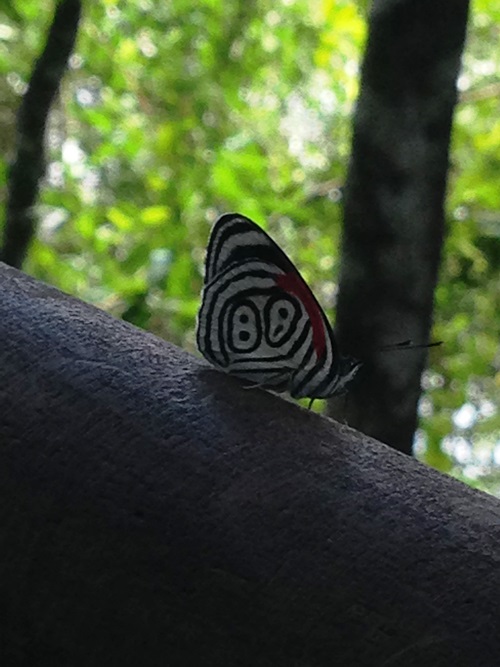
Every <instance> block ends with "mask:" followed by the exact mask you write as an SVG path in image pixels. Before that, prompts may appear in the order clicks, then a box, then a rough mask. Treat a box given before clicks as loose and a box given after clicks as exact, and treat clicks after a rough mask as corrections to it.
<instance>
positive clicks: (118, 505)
mask: <svg viewBox="0 0 500 667" xmlns="http://www.w3.org/2000/svg"><path fill="white" fill-rule="evenodd" d="M0 378H1V379H0V525H1V531H0V618H1V619H2V621H1V626H0V663H1V664H2V665H8V666H9V667H15V666H17V665H23V666H24V665H30V666H32V665H51V666H54V665H64V666H80V665H81V666H82V667H91V666H94V665H95V666H99V667H100V666H102V665H120V666H121V667H122V666H128V665H130V666H133V667H136V666H137V665H141V666H143V665H145V666H152V667H156V666H157V665H169V667H172V666H176V665H179V666H181V665H182V666H185V665H204V666H214V667H225V666H227V667H234V666H238V665H243V666H248V667H256V666H257V665H258V666H259V667H265V666H267V665H269V666H271V665H272V666H273V667H276V666H278V667H279V666H281V665H282V666H283V667H291V666H292V665H294V666H299V665H300V666H303V667H306V666H307V667H312V666H317V667H319V666H328V667H331V666H332V665H342V666H343V667H346V666H350V665H352V666H355V667H364V666H366V667H373V666H374V665H377V666H378V665H391V666H392V665H400V666H403V665H404V666H405V667H409V666H410V667H411V666H412V665H421V666H425V667H428V666H429V665H432V666H433V667H440V666H444V665H446V666H448V665H449V666H450V667H451V666H453V667H457V666H459V667H460V666H463V667H470V666H471V665H486V666H489V665H491V667H493V666H494V665H497V664H498V655H499V654H500V635H499V633H498V621H499V618H500V600H499V597H498V591H499V590H500V567H499V565H500V546H499V545H500V503H498V501H496V500H495V499H493V498H491V497H489V496H487V495H485V494H482V493H480V492H476V491H474V490H472V489H469V488H467V487H466V486H464V485H463V484H461V483H459V482H457V481H454V480H452V479H450V478H447V477H445V476H443V475H441V474H439V473H437V472H435V471H432V470H430V469H427V468H425V467H424V466H422V465H420V464H419V463H417V462H416V461H414V460H413V459H411V458H410V457H406V456H404V455H402V454H400V453H398V452H396V451H394V450H392V449H390V448H388V447H386V446H385V445H382V444H379V443H377V442H375V441H374V440H371V439H369V438H367V437H366V436H362V435H359V434H357V433H355V432H354V431H352V430H350V429H348V428H347V427H343V426H340V425H339V424H337V423H335V422H333V421H330V420H328V419H325V418H322V417H320V416H318V415H315V414H313V413H310V412H307V411H305V410H302V409H300V408H298V407H297V406H295V405H293V404H291V403H288V402H286V401H283V400H281V399H279V398H277V397H274V396H271V395H270V394H267V393H265V392H262V391H258V390H251V391H247V390H244V389H243V388H241V387H240V386H239V384H238V382H236V381H233V380H232V379H231V378H228V377H225V376H224V375H222V374H220V373H218V372H216V371H212V370H210V369H209V368H208V367H207V366H206V365H205V364H204V363H202V362H201V361H197V360H196V359H194V358H192V357H190V356H189V355H188V354H186V353H185V352H183V351H181V350H178V349H177V348H175V347H173V346H172V345H169V344H167V343H165V342H164V341H161V340H159V339H157V338H155V337H154V336H152V335H150V334H147V333H144V332H143V331H140V330H138V329H135V328H134V327H132V326H130V325H128V324H126V323H123V322H119V321H116V320H114V319H113V318H111V317H110V316H108V315H106V314H104V313H102V312H100V311H98V310H96V309H94V308H92V307H90V306H88V305H85V304H83V303H81V302H78V301H76V300H73V299H71V298H70V297H66V296H64V295H62V294H61V293H59V292H58V291H56V290H55V289H52V288H49V287H46V286H44V285H42V284H40V283H37V282H36V281H34V280H32V279H29V278H27V277H25V276H23V275H22V274H20V273H19V272H17V271H15V270H14V269H8V268H7V267H0Z"/></svg>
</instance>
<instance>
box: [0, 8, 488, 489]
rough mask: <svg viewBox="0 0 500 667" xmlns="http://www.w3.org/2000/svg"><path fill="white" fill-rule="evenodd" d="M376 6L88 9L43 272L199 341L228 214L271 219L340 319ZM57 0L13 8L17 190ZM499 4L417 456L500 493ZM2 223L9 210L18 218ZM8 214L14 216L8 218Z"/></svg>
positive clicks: (11, 95)
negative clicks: (338, 296)
mask: <svg viewBox="0 0 500 667" xmlns="http://www.w3.org/2000/svg"><path fill="white" fill-rule="evenodd" d="M367 6H368V3H366V2H361V1H359V2H357V3H356V2H353V1H348V0H344V1H343V0H337V1H335V2H334V1H333V0H321V1H319V2H315V3H310V2H308V1H307V0H283V2H281V3H276V2H271V1H270V0H260V2H248V1H247V2H243V1H241V0H237V1H236V2H231V3H223V2H215V1H214V0H197V1H196V2H194V1H193V0H173V1H171V2H162V1H161V0H137V1H136V2H133V3H131V2H123V1H122V2H120V1H119V2H112V1H111V0H103V1H102V2H100V3H90V2H89V3H86V5H85V8H84V20H83V21H82V24H81V27H80V34H79V39H78V44H77V50H76V52H75V54H74V55H73V57H72V59H71V63H70V70H69V72H68V74H67V76H66V78H65V80H64V84H63V88H62V91H61V96H60V99H59V101H58V104H57V105H56V107H55V108H54V111H53V113H52V117H51V122H50V131H49V133H48V137H47V148H48V156H49V161H48V169H47V177H46V180H45V183H44V187H43V193H42V196H41V201H40V204H39V207H38V211H37V212H38V216H39V230H38V237H37V240H36V242H35V244H34V246H33V247H32V249H31V252H30V255H29V258H28V261H27V263H26V265H25V269H26V271H28V272H29V273H31V274H33V275H35V276H37V277H39V278H41V279H43V280H45V281H47V282H50V283H52V284H54V285H57V286H58V287H60V288H61V289H63V290H65V291H67V292H69V293H71V294H74V295H76V296H78V297H80V298H82V299H84V300H86V301H90V302H93V303H95V304H96V305H98V306H100V307H102V308H105V309H106V310H108V311H110V312H111V313H113V314H115V315H116V316H120V317H124V318H126V319H128V320H130V321H132V322H134V323H135V324H137V325H139V326H142V327H145V328H148V329H150V330H152V331H154V332H156V333H158V334H159V335H161V336H163V337H165V338H167V339H169V340H171V341H174V342H175V343H177V344H179V345H181V346H183V347H185V348H186V349H188V350H191V351H194V348H195V345H194V324H195V315H196V311H197V308H198V305H199V292H200V288H201V283H202V262H203V257H204V248H205V245H206V241H207V237H208V233H209V229H210V225H211V224H212V222H213V221H214V220H215V219H216V217H217V216H218V215H219V214H220V213H222V212H226V211H240V212H242V213H245V214H246V215H248V216H250V217H251V218H253V219H255V220H256V221H258V222H259V223H260V224H263V225H264V226H267V228H268V229H269V230H270V231H271V233H272V235H273V236H274V238H275V239H276V240H277V241H278V243H280V244H281V245H282V246H283V247H284V248H285V249H286V251H288V253H289V254H290V256H291V257H292V258H293V259H294V261H295V262H296V263H297V265H298V267H300V269H301V271H302V273H303V274H304V276H305V278H306V279H307V280H308V281H309V282H310V284H311V285H312V287H313V289H314V290H315V292H316V293H317V295H318V297H319V299H320V301H321V302H322V303H323V305H324V306H325V307H326V309H327V310H329V312H330V313H331V314H332V317H333V306H334V302H335V292H336V283H335V276H336V275H337V263H338V251H337V248H338V243H339V233H340V225H341V196H342V184H343V180H344V178H345V173H346V167H347V162H348V157H349V150H350V149H349V146H350V124H351V117H352V113H353V105H354V103H355V99H356V93H357V85H358V77H359V66H360V61H361V58H362V51H363V45H364V40H365V37H366V30H367V24H366V19H367V13H366V12H367ZM53 9H54V7H53V6H52V3H45V4H44V3H39V2H38V0H5V1H4V3H3V4H2V7H1V8H0V72H1V75H2V76H0V190H1V191H2V193H3V194H4V195H5V181H6V177H7V166H8V162H9V160H10V159H11V158H12V155H13V148H14V143H13V138H14V128H15V111H16V109H17V107H18V105H19V100H20V96H21V95H22V93H23V91H24V90H25V86H26V82H27V80H28V79H29V75H30V72H31V68H32V66H33V62H34V59H35V58H36V57H37V55H38V54H39V52H40V50H41V48H42V46H43V43H44V39H45V35H46V31H47V29H48V26H49V24H50V20H51V18H52V12H53ZM499 25H500V5H499V6H497V5H496V4H495V3H492V2H490V1H489V0H476V2H475V3H474V6H473V10H472V16H471V25H470V29H469V39H468V45H467V50H466V54H465V57H464V63H463V72H462V74H461V76H460V79H459V90H460V102H459V104H458V106H457V111H456V117H455V127H454V135H453V147H452V154H451V166H450V178H449V197H448V202H447V218H448V223H449V224H448V228H449V235H448V238H447V242H446V247H445V253H444V258H443V266H442V272H441V279H440V285H439V287H438V290H437V293H436V317H435V339H440V340H443V341H444V345H443V346H441V347H440V348H434V349H432V350H431V355H430V369H429V371H428V372H427V373H426V375H425V377H424V378H423V383H424V387H425V390H426V391H425V394H424V396H423V398H422V402H421V430H420V431H419V433H418V434H417V438H416V450H417V453H418V454H419V455H420V456H421V457H422V458H423V459H424V460H426V461H427V462H428V463H430V464H432V465H435V466H436V467H438V468H440V469H443V470H447V471H451V472H454V473H456V474H459V475H461V476H463V477H465V478H466V479H467V480H468V481H471V480H472V481H473V482H474V483H477V484H482V485H483V486H485V487H486V488H487V489H488V490H491V491H493V492H497V493H499V492H500V478H499V477H498V475H496V474H495V466H498V465H500V413H499V410H498V397H499V394H500V352H499V348H498V341H499V333H500V271H499V264H500V212H499V211H500V188H499V187H498V178H499V173H500V68H499V61H500V51H499V49H498V26H499ZM2 215H3V213H2ZM0 224H1V223H0Z"/></svg>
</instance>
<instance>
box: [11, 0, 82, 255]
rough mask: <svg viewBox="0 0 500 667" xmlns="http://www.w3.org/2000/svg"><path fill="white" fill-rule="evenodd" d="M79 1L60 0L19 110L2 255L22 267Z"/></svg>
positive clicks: (72, 41)
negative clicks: (52, 110)
mask: <svg viewBox="0 0 500 667" xmlns="http://www.w3.org/2000/svg"><path fill="white" fill-rule="evenodd" d="M80 14H81V2H80V0H61V2H59V4H58V5H57V8H56V11H55V14H54V19H53V21H52V25H51V27H50V31H49V35H48V37H47V42H46V44H45V48H44V49H43V52H42V55H41V56H40V58H39V59H38V60H37V62H36V64H35V67H34V69H33V72H32V75H31V79H30V82H29V85H28V89H27V91H26V93H25V95H24V97H23V99H22V102H21V106H20V108H19V114H18V122H17V149H16V156H15V159H14V163H13V164H12V167H11V169H10V174H9V181H8V194H7V207H6V219H5V227H4V232H3V247H2V250H1V252H0V257H1V259H2V260H3V261H4V262H6V263H7V264H10V265H11V266H15V267H18V268H19V267H20V266H21V265H22V263H23V261H24V258H25V256H26V253H27V251H28V248H29V244H30V242H31V239H32V238H33V235H34V233H35V218H34V213H33V205H34V204H35V202H36V199H37V197H38V192H39V187H40V180H41V179H42V178H43V176H44V173H45V157H44V154H45V147H44V137H45V127H46V125H47V118H48V115H49V111H50V107H51V105H52V102H53V100H54V98H55V96H56V95H57V91H58V90H59V86H60V84H61V80H62V78H63V75H64V72H65V71H66V67H67V62H68V59H69V56H70V55H71V52H72V51H73V47H74V44H75V40H76V35H77V30H78V22H79V20H80Z"/></svg>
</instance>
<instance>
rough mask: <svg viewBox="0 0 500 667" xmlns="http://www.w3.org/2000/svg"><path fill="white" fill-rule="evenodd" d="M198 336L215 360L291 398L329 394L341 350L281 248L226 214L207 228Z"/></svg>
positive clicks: (235, 216) (251, 225) (247, 222)
mask: <svg viewBox="0 0 500 667" xmlns="http://www.w3.org/2000/svg"><path fill="white" fill-rule="evenodd" d="M197 342H198V347H199V349H200V351H201V353H202V354H203V355H204V356H205V358H206V359H207V360H208V361H210V362H211V363H212V364H214V365H215V366H217V367H219V368H221V369H223V370H225V371H226V372H228V373H231V374H233V375H236V376H238V377H241V378H243V379H246V380H250V381H251V382H252V383H254V384H258V385H260V386H263V387H270V388H276V389H279V390H284V389H287V390H288V391H290V393H291V394H292V396H295V397H301V396H310V397H317V398H318V397H321V396H330V395H331V394H332V393H334V392H333V391H332V387H334V384H335V382H336V378H337V379H338V362H339V355H338V353H337V350H336V347H335V339H334V336H333V332H332V329H331V327H330V324H329V322H328V320H327V318H326V316H325V314H324V312H323V310H322V309H321V307H320V305H319V304H318V302H317V301H316V299H315V297H314V295H313V293H312V292H311V290H310V289H309V287H308V286H307V284H306V283H305V281H304V280H303V279H302V277H301V276H300V274H299V272H298V271H297V269H296V268H295V266H294V265H293V264H292V262H291V261H290V260H289V259H288V257H287V256H286V255H285V253H284V252H283V251H282V250H281V249H280V248H279V247H278V245H277V244H276V243H275V242H274V241H273V240H272V239H271V237H270V236H268V234H266V232H264V231H263V230H262V229H261V228H260V227H259V226H258V225H256V224H255V223H254V222H252V221H251V220H250V219H249V218H246V217H245V216H242V215H239V214H227V215H224V216H222V217H221V218H219V220H218V221H217V222H216V224H215V225H214V228H213V230H212V233H211V236H210V241H209V245H208V249H207V258H206V266H205V285H204V289H203V299H202V305H201V308H200V312H199V314H198V328H197ZM325 392H326V393H325ZM328 392H330V393H328Z"/></svg>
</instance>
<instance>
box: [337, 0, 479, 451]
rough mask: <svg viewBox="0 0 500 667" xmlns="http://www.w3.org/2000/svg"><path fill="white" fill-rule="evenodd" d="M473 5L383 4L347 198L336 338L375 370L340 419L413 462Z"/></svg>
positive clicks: (375, 13) (409, 0)
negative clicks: (402, 344)
mask: <svg viewBox="0 0 500 667" xmlns="http://www.w3.org/2000/svg"><path fill="white" fill-rule="evenodd" d="M468 5H469V3H468V0H455V1H454V2H436V1H435V0H419V1H418V2H414V0H375V1H374V3H373V7H372V13H371V17H370V24H369V37H368V44H367V48H366V52H365V56H364V61H363V69H362V75H361V90H360V95H359V100H358V103H357V109H356V115H355V119H354V128H353V146H352V156H351V163H350V167H349V172H348V176H347V183H346V193H345V216H344V236H343V247H342V266H341V275H340V281H339V299H338V304H337V320H336V331H337V334H338V339H339V344H340V347H341V349H342V350H343V352H344V353H346V354H347V353H348V354H351V355H352V356H354V357H357V358H359V359H361V360H363V361H364V362H365V366H364V369H363V375H362V377H360V382H359V383H358V384H357V385H355V386H354V387H353V388H352V391H350V395H349V400H348V401H347V403H344V402H341V403H339V402H336V403H333V402H332V404H331V410H330V413H331V414H332V415H333V416H335V415H340V414H342V416H343V417H345V418H346V419H347V421H348V423H349V424H350V425H351V426H353V427H355V428H357V429H358V430H360V431H363V433H367V434H369V435H371V436H373V437H375V438H377V439H379V440H382V441H383V442H385V443H387V444H390V445H392V446H393V447H396V448H397V449H399V450H401V451H404V452H406V453H411V450H412V443H413V436H414V432H415V428H416V426H417V406H418V401H419V398H420V393H421V389H420V380H421V375H422V371H423V370H424V368H425V364H426V357H427V354H426V353H427V351H426V350H425V349H417V350H413V351H411V352H410V351H407V352H402V351H395V352H386V351H383V350H382V348H383V347H384V346H385V345H387V344H388V343H395V342H398V341H404V340H407V339H410V340H412V341H413V342H415V343H427V342H428V341H429V335H430V330H431V326H432V318H433V302H434V290H435V287H436V282H437V276H438V269H439V263H440V256H441V249H442V244H443V236H444V199H445V193H446V181H447V175H448V161H449V143H450V133H451V124H452V118H453V110H454V107H455V103H456V99H457V91H456V81H457V76H458V72H459V68H460V61H461V55H462V50H463V46H464V40H465V33H466V26H467V13H468Z"/></svg>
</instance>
